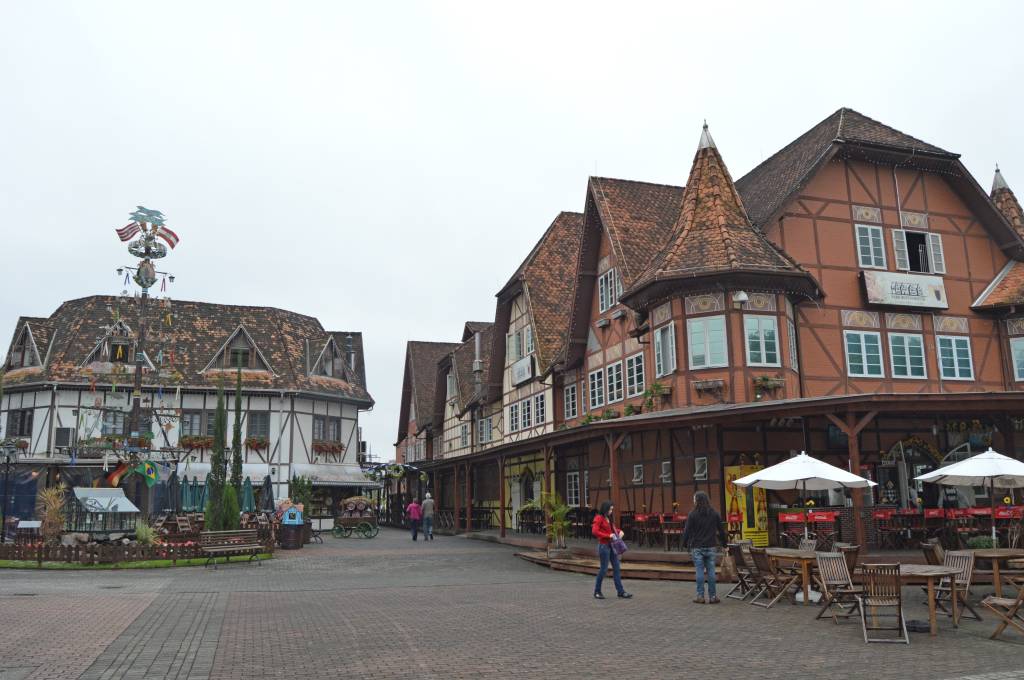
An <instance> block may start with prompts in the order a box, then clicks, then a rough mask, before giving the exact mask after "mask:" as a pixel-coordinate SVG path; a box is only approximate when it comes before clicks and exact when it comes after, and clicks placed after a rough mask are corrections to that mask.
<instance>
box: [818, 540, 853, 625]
mask: <svg viewBox="0 0 1024 680" xmlns="http://www.w3.org/2000/svg"><path fill="white" fill-rule="evenodd" d="M816 557H817V562H818V575H817V576H816V577H815V578H816V580H817V581H818V585H819V586H820V588H821V595H822V599H823V600H824V601H825V604H824V606H822V608H821V611H819V612H818V615H817V616H815V617H814V618H815V619H820V618H821V617H823V616H825V615H826V613H827V612H829V611H830V610H832V608H833V607H837V608H838V609H839V611H840V612H841V613H836V612H834V611H833V612H832V614H831V616H832V620H833V621H834V622H835V623H837V624H838V623H839V619H840V618H849V617H851V616H853V613H854V611H856V610H857V609H859V608H860V603H859V602H858V601H857V596H858V595H862V594H863V593H864V589H863V588H862V587H861V586H855V585H853V579H852V578H851V577H850V572H849V570H848V569H847V568H846V557H845V556H844V555H843V553H838V552H831V553H821V552H820V553H818V554H817V555H816ZM847 609H848V610H847Z"/></svg>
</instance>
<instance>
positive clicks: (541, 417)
mask: <svg viewBox="0 0 1024 680" xmlns="http://www.w3.org/2000/svg"><path fill="white" fill-rule="evenodd" d="M547 419H548V404H547V399H545V398H544V393H543V392H541V393H540V394H538V395H537V396H535V397H534V398H533V422H534V423H536V424H537V425H543V424H544V422H545V421H546V420H547Z"/></svg>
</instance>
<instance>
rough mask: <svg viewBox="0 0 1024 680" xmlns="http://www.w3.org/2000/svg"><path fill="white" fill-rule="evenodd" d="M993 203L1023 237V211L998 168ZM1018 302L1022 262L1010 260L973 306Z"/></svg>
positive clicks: (1023, 298) (1023, 294) (1022, 295)
mask: <svg viewBox="0 0 1024 680" xmlns="http://www.w3.org/2000/svg"><path fill="white" fill-rule="evenodd" d="M992 202H993V203H995V204H996V207H997V208H999V212H1001V213H1002V214H1003V217H1005V218H1006V221H1007V222H1009V223H1010V226H1011V227H1013V229H1014V230H1015V231H1016V232H1017V234H1018V235H1020V236H1022V237H1024V210H1021V206H1020V202H1019V201H1018V200H1017V197H1016V196H1014V195H1013V190H1012V189H1010V187H1009V185H1008V184H1007V183H1006V180H1005V179H1003V174H1002V173H1001V172H1000V171H999V168H996V176H995V179H994V181H993V182H992ZM1019 304H1024V263H1021V262H1018V261H1014V260H1011V261H1010V262H1009V263H1008V264H1007V265H1006V267H1005V268H1004V269H1003V270H1002V271H1000V272H999V273H998V274H997V275H996V278H995V279H993V281H992V283H991V284H989V286H988V288H986V289H985V291H984V292H983V293H982V294H981V297H979V298H978V300H977V301H976V302H975V304H974V308H975V309H991V308H995V307H1006V306H1009V305H1019Z"/></svg>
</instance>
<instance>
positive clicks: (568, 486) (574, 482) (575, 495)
mask: <svg viewBox="0 0 1024 680" xmlns="http://www.w3.org/2000/svg"><path fill="white" fill-rule="evenodd" d="M565 504H566V505H568V506H569V507H570V508H578V507H580V473H579V472H578V471H572V472H566V473H565Z"/></svg>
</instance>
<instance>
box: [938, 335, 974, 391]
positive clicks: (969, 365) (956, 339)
mask: <svg viewBox="0 0 1024 680" xmlns="http://www.w3.org/2000/svg"><path fill="white" fill-rule="evenodd" d="M935 344H936V345H938V348H939V373H940V374H941V375H942V379H943V380H974V361H973V359H972V358H971V339H970V338H969V337H968V336H966V335H940V336H938V337H936V338H935Z"/></svg>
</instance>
